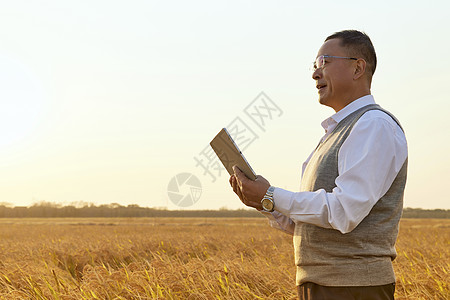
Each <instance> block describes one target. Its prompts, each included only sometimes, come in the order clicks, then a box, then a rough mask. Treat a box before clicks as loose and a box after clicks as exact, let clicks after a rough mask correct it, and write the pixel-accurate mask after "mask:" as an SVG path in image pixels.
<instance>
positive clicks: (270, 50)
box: [0, 0, 450, 209]
mask: <svg viewBox="0 0 450 300" xmlns="http://www.w3.org/2000/svg"><path fill="white" fill-rule="evenodd" d="M449 11H450V4H449V2H448V1H420V3H417V2H414V1H371V2H366V3H365V2H363V1H320V2H317V1H308V2H304V1H221V2H219V1H92V0H90V1H71V2H69V1H2V3H1V4H0V168H1V172H0V202H8V203H11V204H13V205H31V204H32V203H34V202H38V201H51V202H57V203H63V204H68V203H71V202H77V201H85V202H91V203H94V204H97V205H99V204H106V203H113V202H116V203H120V204H122V205H128V204H138V205H140V206H145V207H168V208H169V209H178V208H179V207H178V206H177V205H175V204H173V203H172V202H171V201H170V199H169V196H168V186H169V182H170V181H171V180H172V178H173V177H175V176H176V175H177V174H180V173H189V174H193V175H194V176H195V177H197V178H198V180H199V181H200V183H201V196H200V198H199V199H198V201H197V202H196V203H195V204H193V205H192V206H190V207H188V209H217V208H220V207H228V208H232V209H235V208H244V205H243V204H241V203H240V201H239V199H238V198H237V197H236V196H235V195H234V194H233V193H232V191H231V189H230V187H229V184H228V175H224V174H222V175H221V176H218V177H217V179H216V181H215V182H212V178H211V176H208V175H205V174H204V172H203V170H202V169H201V168H200V167H198V166H196V162H195V160H194V157H198V156H199V153H200V152H202V151H203V150H204V149H205V148H206V147H207V146H208V145H209V142H210V140H211V139H212V138H213V137H214V136H215V134H216V133H217V132H218V131H219V130H220V129H221V128H222V127H226V126H228V125H229V124H230V123H231V122H232V121H233V120H235V119H236V118H237V117H239V118H240V119H241V120H242V121H243V122H245V123H246V124H247V125H248V126H249V127H250V128H251V129H252V130H253V131H254V133H255V135H257V136H258V138H257V139H256V140H254V141H253V142H252V143H251V144H249V145H248V147H247V148H246V149H245V150H244V154H245V156H246V158H247V160H248V161H249V162H250V163H251V165H252V166H253V168H254V169H255V171H256V173H258V174H261V175H263V176H264V177H266V178H267V179H268V180H269V181H270V182H271V184H272V185H274V186H279V187H282V188H286V189H289V190H292V191H297V190H298V188H299V186H300V176H301V174H300V170H301V165H302V163H303V161H304V160H305V159H306V157H307V156H308V155H309V153H310V152H311V151H312V150H313V148H314V147H315V146H316V144H317V142H318V141H319V139H320V137H321V136H322V134H323V129H322V127H321V126H320V123H321V122H322V121H323V120H324V119H325V118H327V117H329V116H330V115H332V114H333V112H334V111H333V110H332V109H330V108H328V107H324V106H321V105H320V104H319V103H318V101H317V98H318V97H317V91H316V89H315V83H314V81H313V80H312V79H311V72H310V70H309V67H310V64H311V62H312V61H313V60H314V58H315V56H316V53H317V50H318V49H319V48H320V46H321V44H322V42H323V40H324V39H325V38H326V37H327V36H328V35H330V34H332V33H333V32H336V31H340V30H343V29H358V30H362V31H365V32H366V33H367V34H368V35H369V36H370V37H371V39H372V42H373V43H374V46H375V49H376V51H377V56H378V67H377V71H376V73H375V76H374V79H373V85H372V94H373V95H374V97H375V100H376V101H377V103H379V104H380V105H382V106H383V107H384V108H386V109H387V110H389V111H391V112H392V113H393V114H395V115H396V116H397V118H398V119H399V120H400V122H401V123H402V125H403V127H404V129H405V132H406V136H407V140H408V147H409V173H408V182H407V187H406V193H405V207H421V208H445V209H450V201H449V197H448V196H447V194H448V193H447V189H446V186H447V184H448V182H449V179H450V176H449V175H448V172H449V170H450V158H449V155H448V154H449V153H450V141H449V139H448V138H449V134H448V130H446V124H448V115H449V112H450V98H449V96H448V94H447V91H446V88H445V87H446V86H447V85H448V83H449V82H450V73H449V72H448V70H449V69H450V58H449V57H448V53H450V41H449V36H450V20H449V15H448V12H449ZM262 91H263V92H264V93H265V94H266V95H267V96H268V97H269V98H270V99H271V100H272V101H273V102H274V103H275V104H276V105H277V106H278V107H279V108H280V109H281V111H282V114H281V115H280V116H278V115H276V116H274V117H273V120H268V121H267V122H266V123H265V127H264V131H263V130H262V129H261V128H260V127H258V126H257V125H256V124H255V123H252V121H251V120H250V119H249V118H248V116H247V115H246V114H245V112H244V109H245V108H246V107H247V106H248V105H250V103H251V102H252V101H253V100H254V99H255V97H257V96H258V95H259V94H260V92H262ZM206 149H207V148H206ZM185 191H187V190H186V189H185V187H184V189H182V192H180V193H184V192H185Z"/></svg>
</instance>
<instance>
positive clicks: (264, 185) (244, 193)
mask: <svg viewBox="0 0 450 300" xmlns="http://www.w3.org/2000/svg"><path fill="white" fill-rule="evenodd" d="M233 170H234V174H233V175H231V177H230V185H231V186H232V187H233V191H234V192H235V193H236V194H237V195H238V196H239V198H240V199H241V201H242V203H244V204H245V205H247V206H250V207H254V208H256V209H257V210H262V205H261V200H262V198H263V197H264V195H265V194H266V191H267V189H268V188H269V187H270V183H269V182H268V181H267V180H266V179H265V178H264V177H262V176H260V175H258V176H256V179H255V180H254V181H253V180H250V179H249V178H248V177H247V176H245V174H244V173H242V171H241V170H239V168H238V167H237V166H233Z"/></svg>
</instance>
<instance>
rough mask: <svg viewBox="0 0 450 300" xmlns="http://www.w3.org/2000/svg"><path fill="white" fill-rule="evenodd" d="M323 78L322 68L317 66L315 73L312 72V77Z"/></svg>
mask: <svg viewBox="0 0 450 300" xmlns="http://www.w3.org/2000/svg"><path fill="white" fill-rule="evenodd" d="M320 78H322V68H317V69H316V70H315V71H314V72H313V73H312V79H314V80H318V79H320Z"/></svg>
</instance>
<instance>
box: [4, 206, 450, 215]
mask: <svg viewBox="0 0 450 300" xmlns="http://www.w3.org/2000/svg"><path fill="white" fill-rule="evenodd" d="M66 217H68V218H89V217H91V218H114V217H116V218H118V217H120V218H126V217H152V218H155V217H197V218H207V217H211V218H220V217H233V218H242V217H250V218H258V217H263V216H262V215H261V214H260V213H259V212H257V211H256V210H253V209H237V210H229V209H225V208H221V209H219V210H168V209H165V208H149V207H140V206H139V205H136V204H130V205H127V206H123V205H120V204H117V203H112V204H102V205H94V204H92V203H84V204H83V205H65V206H63V205H60V204H55V203H51V202H40V203H36V204H33V205H31V206H11V205H8V204H0V218H66ZM402 217H403V218H437V219H450V210H449V209H434V210H429V209H421V208H405V209H404V210H403V216H402Z"/></svg>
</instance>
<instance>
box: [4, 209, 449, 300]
mask: <svg viewBox="0 0 450 300" xmlns="http://www.w3.org/2000/svg"><path fill="white" fill-rule="evenodd" d="M449 244H450V220H438V219H432V220H431V219H427V220H425V219H422V220H417V219H403V220H402V221H401V227H400V235H399V240H398V243H397V252H398V257H397V259H396V260H395V261H394V267H395V270H396V274H397V287H396V299H449V295H450V287H449V271H450V255H449V251H450V247H449V246H450V245H449ZM0 247H1V252H0V299H64V300H69V299H295V298H296V290H295V281H294V279H295V267H294V263H293V262H294V259H293V247H292V239H291V237H290V236H288V235H286V234H284V233H282V232H280V231H277V230H275V229H272V228H270V227H269V226H268V225H267V222H266V220H265V219H263V218H262V219H258V218H246V219H231V218H227V219H225V218H201V219H199V218H196V219H194V218H189V219H188V218H154V219H153V218H129V219H126V218H122V219H115V218H114V219H113V218H111V219H0Z"/></svg>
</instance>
